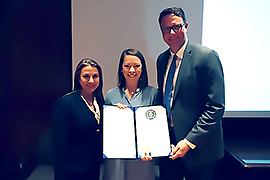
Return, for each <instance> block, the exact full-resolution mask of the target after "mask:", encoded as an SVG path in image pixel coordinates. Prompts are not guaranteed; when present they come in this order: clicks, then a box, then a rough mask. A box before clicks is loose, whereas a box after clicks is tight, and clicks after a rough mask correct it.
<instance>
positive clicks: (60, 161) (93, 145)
mask: <svg viewBox="0 0 270 180" xmlns="http://www.w3.org/2000/svg"><path fill="white" fill-rule="evenodd" d="M97 101H98V104H99V108H100V110H101V115H102V105H103V103H101V102H102V100H97ZM101 119H102V118H101ZM52 123H53V142H54V158H55V162H54V168H55V169H54V170H55V180H68V179H97V180H98V176H99V168H100V163H101V159H102V132H101V131H99V132H97V129H101V124H97V121H96V119H95V117H94V113H92V112H91V111H90V110H89V108H88V107H87V105H86V104H85V102H84V101H83V99H82V98H81V97H80V92H76V91H75V92H71V93H69V94H67V95H65V96H63V97H62V98H61V99H60V100H59V101H58V102H57V103H56V105H55V109H54V113H53V122H52ZM74 176H75V177H74Z"/></svg>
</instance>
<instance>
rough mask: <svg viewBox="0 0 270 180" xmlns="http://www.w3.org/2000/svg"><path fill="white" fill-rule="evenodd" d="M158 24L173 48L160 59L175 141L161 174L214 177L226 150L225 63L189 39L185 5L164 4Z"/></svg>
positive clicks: (190, 179) (162, 92)
mask: <svg viewBox="0 0 270 180" xmlns="http://www.w3.org/2000/svg"><path fill="white" fill-rule="evenodd" d="M159 25H160V28H161V32H162V35H163V40H164V41H165V42H166V43H167V44H168V45H169V49H167V50H166V51H165V52H163V53H161V54H160V55H159V56H158V59H157V78H158V88H159V91H158V97H159V100H160V101H161V102H162V103H163V105H164V106H165V107H166V108H167V114H168V123H169V132H170V138H171V143H172V144H173V145H172V154H171V156H170V159H169V158H161V159H160V177H161V179H162V180H167V179H183V177H185V179H186V180H211V179H214V169H215V164H216V163H217V161H218V160H219V159H221V158H222V157H223V155H224V147H223V134H222V125H221V119H222V116H223V113H224V108H225V92H224V75H223V70H222V65H221V62H220V60H219V57H218V54H217V53H216V52H215V51H213V50H211V49H208V48H206V47H204V46H201V45H197V44H192V43H190V42H189V40H188V37H187V28H188V23H187V22H186V17H185V13H184V11H183V9H182V8H180V7H172V8H166V9H164V10H163V11H162V12H161V13H160V15H159ZM174 63H175V64H174ZM172 64H174V68H172V69H173V70H172V72H173V73H171V70H170V67H171V66H173V65H172ZM170 79H171V82H169V80H170ZM169 84H171V85H169Z"/></svg>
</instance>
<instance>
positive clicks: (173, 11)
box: [158, 7, 186, 26]
mask: <svg viewBox="0 0 270 180" xmlns="http://www.w3.org/2000/svg"><path fill="white" fill-rule="evenodd" d="M169 14H174V15H176V16H179V17H182V18H183V22H184V23H186V15H185V12H184V10H183V9H182V8H181V7H169V8H166V9H164V10H163V11H161V13H160V14H159V18H158V22H159V26H161V21H162V18H163V17H165V16H167V15H169Z"/></svg>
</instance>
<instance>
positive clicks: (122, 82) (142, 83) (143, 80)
mask: <svg viewBox="0 0 270 180" xmlns="http://www.w3.org/2000/svg"><path fill="white" fill-rule="evenodd" d="M126 55H132V56H136V57H138V58H139V59H140V60H141V63H142V71H141V76H140V78H139V81H138V87H139V88H140V89H144V88H145V87H146V86H147V85H148V75H147V68H146V62H145V59H144V57H143V55H142V53H141V52H140V51H139V50H136V49H132V48H129V49H125V50H124V51H123V52H122V54H121V56H120V61H119V65H118V84H117V86H118V87H119V88H120V89H122V88H123V87H126V79H125V77H124V74H123V69H122V68H123V63H124V59H125V56H126Z"/></svg>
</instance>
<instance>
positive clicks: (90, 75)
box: [79, 66, 99, 95]
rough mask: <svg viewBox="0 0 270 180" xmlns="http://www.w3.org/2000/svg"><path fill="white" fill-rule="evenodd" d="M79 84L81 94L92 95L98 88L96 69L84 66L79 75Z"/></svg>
mask: <svg viewBox="0 0 270 180" xmlns="http://www.w3.org/2000/svg"><path fill="white" fill-rule="evenodd" d="M79 81H80V84H81V87H82V89H81V93H82V94H88V95H89V94H92V93H93V92H94V91H95V90H96V89H97V87H98V86H99V73H98V69H97V68H96V67H92V66H85V67H83V68H82V71H81V74H80V79H79Z"/></svg>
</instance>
